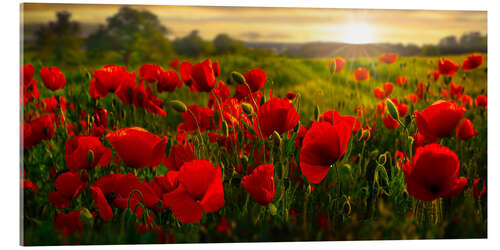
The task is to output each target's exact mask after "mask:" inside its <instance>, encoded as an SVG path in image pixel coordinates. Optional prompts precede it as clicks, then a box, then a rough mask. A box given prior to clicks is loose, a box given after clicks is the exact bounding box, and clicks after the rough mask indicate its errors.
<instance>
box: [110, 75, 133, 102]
mask: <svg viewBox="0 0 500 250" xmlns="http://www.w3.org/2000/svg"><path fill="white" fill-rule="evenodd" d="M136 86H137V82H136V81H135V79H134V80H133V81H132V80H130V81H124V82H122V83H121V84H120V86H118V88H117V89H116V91H115V94H116V96H117V97H118V99H120V100H121V101H122V102H123V104H125V105H130V104H132V103H133V99H134V91H135V89H136Z"/></svg>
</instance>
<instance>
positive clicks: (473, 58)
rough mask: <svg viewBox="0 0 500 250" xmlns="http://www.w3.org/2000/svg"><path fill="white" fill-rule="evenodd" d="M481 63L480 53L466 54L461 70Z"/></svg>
mask: <svg viewBox="0 0 500 250" xmlns="http://www.w3.org/2000/svg"><path fill="white" fill-rule="evenodd" d="M481 64H483V56H482V55H480V54H472V55H470V56H468V57H467V58H466V59H465V60H464V62H463V63H462V69H463V70H466V71H468V70H471V69H475V68H477V67H479V66H481Z"/></svg>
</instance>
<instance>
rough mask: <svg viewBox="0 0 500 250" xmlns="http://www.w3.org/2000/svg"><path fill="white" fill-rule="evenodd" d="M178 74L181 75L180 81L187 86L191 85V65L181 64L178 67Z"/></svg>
mask: <svg viewBox="0 0 500 250" xmlns="http://www.w3.org/2000/svg"><path fill="white" fill-rule="evenodd" d="M179 73H180V74H181V78H182V81H184V83H186V84H187V85H188V86H189V85H191V81H192V76H191V74H192V73H193V64H192V63H190V62H182V63H181V65H180V67H179Z"/></svg>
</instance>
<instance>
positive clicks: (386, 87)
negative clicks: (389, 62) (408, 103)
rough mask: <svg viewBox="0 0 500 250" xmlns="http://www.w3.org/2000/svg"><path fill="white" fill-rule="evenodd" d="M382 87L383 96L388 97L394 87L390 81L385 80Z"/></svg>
mask: <svg viewBox="0 0 500 250" xmlns="http://www.w3.org/2000/svg"><path fill="white" fill-rule="evenodd" d="M382 88H384V94H385V97H388V96H390V95H391V94H392V90H393V89H394V84H392V82H386V83H384V84H382Z"/></svg>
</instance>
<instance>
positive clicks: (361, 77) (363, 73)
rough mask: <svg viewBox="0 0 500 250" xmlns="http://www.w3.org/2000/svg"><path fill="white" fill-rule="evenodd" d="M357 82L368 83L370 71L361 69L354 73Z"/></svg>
mask: <svg viewBox="0 0 500 250" xmlns="http://www.w3.org/2000/svg"><path fill="white" fill-rule="evenodd" d="M354 80H355V81H358V82H359V81H367V80H370V71H368V70H367V69H365V68H362V67H359V68H357V69H356V70H355V71H354Z"/></svg>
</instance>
